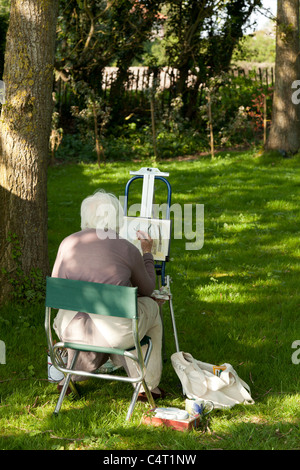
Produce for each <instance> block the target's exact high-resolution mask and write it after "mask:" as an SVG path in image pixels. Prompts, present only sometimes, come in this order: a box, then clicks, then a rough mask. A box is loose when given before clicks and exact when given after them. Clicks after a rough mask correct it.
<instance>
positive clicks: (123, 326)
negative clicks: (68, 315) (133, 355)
mask: <svg viewBox="0 0 300 470" xmlns="http://www.w3.org/2000/svg"><path fill="white" fill-rule="evenodd" d="M61 313H62V312H59V314H60V315H61ZM138 315H139V321H138V330H139V335H140V338H141V339H142V338H143V337H144V336H145V335H147V336H150V337H151V339H152V343H153V350H152V353H151V356H150V360H149V363H148V367H147V372H146V376H145V379H146V383H147V385H148V387H149V388H150V390H153V389H154V388H156V387H157V386H158V385H159V382H160V379H161V373H162V357H161V349H162V322H161V318H160V314H159V307H158V305H157V303H156V302H155V301H154V300H153V299H151V298H150V297H138ZM57 333H58V335H59V337H60V339H61V340H62V341H68V342H72V341H73V342H80V343H85V344H91V345H94V346H107V347H113V348H123V349H126V348H130V347H132V346H133V337H132V322H131V320H128V319H126V318H116V317H102V316H101V315H93V314H87V313H81V312H79V313H77V314H76V315H75V316H74V317H73V319H72V320H71V321H70V323H69V324H68V325H67V327H66V328H65V329H64V330H63V331H61V332H60V331H57ZM143 352H144V351H143ZM68 353H69V354H68V367H69V366H70V363H71V360H72V357H73V355H74V351H72V350H69V352H68ZM108 357H109V356H108V355H107V354H100V353H93V352H80V353H79V356H78V359H77V362H76V369H78V370H84V371H87V372H95V371H96V370H97V369H99V367H100V366H101V365H103V364H104V363H105V362H106V361H107V359H108ZM111 360H112V362H113V363H114V364H116V365H118V366H119V365H121V366H123V367H124V368H125V370H126V372H127V374H128V375H129V377H136V376H137V368H136V365H135V363H134V361H132V360H130V359H128V358H126V359H124V358H123V357H121V356H116V355H112V356H111ZM72 378H73V379H74V380H75V381H81V380H86V377H79V376H74V377H72ZM141 391H142V389H141Z"/></svg>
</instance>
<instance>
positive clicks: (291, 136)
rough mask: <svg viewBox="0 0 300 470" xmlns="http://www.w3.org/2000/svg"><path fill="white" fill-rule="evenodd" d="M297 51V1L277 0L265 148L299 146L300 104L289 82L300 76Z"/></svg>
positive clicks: (295, 148)
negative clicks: (272, 87)
mask: <svg viewBox="0 0 300 470" xmlns="http://www.w3.org/2000/svg"><path fill="white" fill-rule="evenodd" d="M299 52H300V51H299V0H278V1H277V31H276V64H275V88H274V98H273V112H272V125H271V130H270V134H269V137H268V140H267V144H266V149H268V150H283V151H285V152H290V153H296V152H297V151H298V150H299V148H300V106H299V105H297V104H294V103H293V101H292V93H293V91H292V83H293V82H294V81H295V80H297V79H298V78H299V77H300V74H299V72H300V68H299Z"/></svg>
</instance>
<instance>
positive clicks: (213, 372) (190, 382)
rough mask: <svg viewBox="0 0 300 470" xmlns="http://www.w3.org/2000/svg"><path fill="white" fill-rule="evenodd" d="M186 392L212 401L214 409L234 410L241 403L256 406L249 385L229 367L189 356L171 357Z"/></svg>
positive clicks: (183, 353)
mask: <svg viewBox="0 0 300 470" xmlns="http://www.w3.org/2000/svg"><path fill="white" fill-rule="evenodd" d="M171 362H172V365H173V367H174V370H175V372H176V373H177V375H178V377H179V379H180V381H181V384H182V387H183V393H184V394H185V395H186V396H187V397H188V398H190V399H198V398H201V399H203V400H206V401H211V402H213V404H214V408H221V409H222V408H232V407H233V406H234V405H237V404H239V403H243V404H253V403H254V400H252V398H251V394H250V393H251V392H250V388H249V386H248V385H247V384H246V383H245V382H244V381H243V380H241V379H240V378H239V376H238V375H237V373H236V371H235V370H234V369H233V367H232V366H231V365H230V364H227V363H224V364H222V365H221V366H215V365H213V364H208V363H206V362H201V361H198V360H196V359H194V358H193V356H192V355H191V354H189V353H185V352H177V353H175V354H173V355H172V356H171Z"/></svg>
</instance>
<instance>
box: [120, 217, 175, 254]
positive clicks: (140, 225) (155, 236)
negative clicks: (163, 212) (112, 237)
mask: <svg viewBox="0 0 300 470" xmlns="http://www.w3.org/2000/svg"><path fill="white" fill-rule="evenodd" d="M138 230H141V231H142V232H146V233H148V235H149V236H150V237H151V238H152V240H153V246H152V254H153V258H154V260H155V261H166V260H167V259H168V256H169V249H170V237H171V220H166V219H152V218H148V217H124V224H123V227H122V228H121V230H120V236H121V237H122V238H126V239H127V240H128V241H130V242H131V243H133V244H134V245H135V246H136V247H137V248H138V249H139V250H140V252H141V253H142V250H141V243H140V241H139V240H138V238H137V234H136V232H137V231H138Z"/></svg>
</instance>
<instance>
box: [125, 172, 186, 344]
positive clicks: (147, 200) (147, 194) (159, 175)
mask: <svg viewBox="0 0 300 470" xmlns="http://www.w3.org/2000/svg"><path fill="white" fill-rule="evenodd" d="M130 174H131V175H133V176H132V178H131V179H130V180H129V181H128V182H127V184H126V188H125V200H124V215H125V217H126V216H127V212H128V195H129V187H130V185H131V184H132V183H133V181H135V180H137V179H141V178H142V179H143V187H142V198H141V210H140V217H147V218H149V219H151V218H153V204H154V196H155V180H156V179H157V180H160V181H163V182H164V183H165V184H166V186H167V189H168V196H167V211H166V219H167V220H170V207H171V195H172V189H171V185H170V183H169V181H168V180H167V179H166V178H165V177H166V176H169V173H164V172H161V171H160V170H158V168H148V167H143V168H141V169H140V170H138V171H130ZM167 261H169V257H166V259H165V260H164V261H160V262H159V263H156V264H155V270H156V276H157V279H158V285H159V288H160V287H162V286H166V287H167V291H168V303H169V308H170V315H171V319H172V326H173V332H174V340H175V347H176V352H179V344H178V336H177V328H176V322H175V316H174V309H173V301H172V294H171V289H170V283H171V282H172V280H171V278H170V276H169V275H167V276H166V275H165V268H166V262H167ZM160 313H161V316H162V318H163V315H162V306H160Z"/></svg>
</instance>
